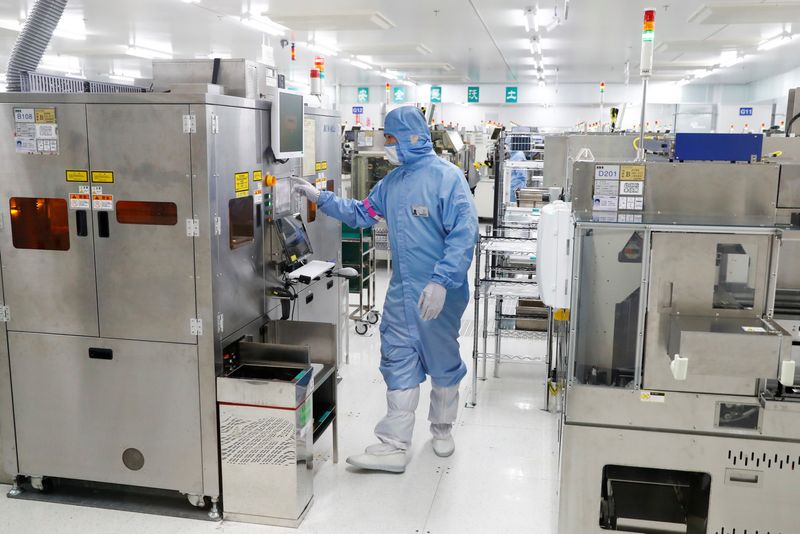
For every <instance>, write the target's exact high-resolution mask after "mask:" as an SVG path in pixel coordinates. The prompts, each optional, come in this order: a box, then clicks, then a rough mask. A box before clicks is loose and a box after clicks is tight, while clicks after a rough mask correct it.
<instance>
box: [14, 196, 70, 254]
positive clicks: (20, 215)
mask: <svg viewBox="0 0 800 534" xmlns="http://www.w3.org/2000/svg"><path fill="white" fill-rule="evenodd" d="M9 206H10V211H11V240H12V242H13V243H14V247H15V248H22V249H34V250H69V210H68V209H67V201H66V200H64V199H63V198H30V197H12V198H11V199H10V200H9Z"/></svg>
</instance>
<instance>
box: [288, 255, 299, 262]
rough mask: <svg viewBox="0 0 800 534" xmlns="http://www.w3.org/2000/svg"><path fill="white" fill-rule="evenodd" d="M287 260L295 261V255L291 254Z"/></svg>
mask: <svg viewBox="0 0 800 534" xmlns="http://www.w3.org/2000/svg"><path fill="white" fill-rule="evenodd" d="M289 259H290V260H292V261H297V256H296V255H295V254H292V255H291V257H290V258H289Z"/></svg>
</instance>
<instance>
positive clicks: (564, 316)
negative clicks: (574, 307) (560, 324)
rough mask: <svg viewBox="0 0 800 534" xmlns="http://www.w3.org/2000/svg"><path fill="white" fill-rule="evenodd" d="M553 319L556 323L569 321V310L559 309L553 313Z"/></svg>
mask: <svg viewBox="0 0 800 534" xmlns="http://www.w3.org/2000/svg"><path fill="white" fill-rule="evenodd" d="M553 319H555V320H556V321H569V309H567V308H559V309H557V310H555V312H553Z"/></svg>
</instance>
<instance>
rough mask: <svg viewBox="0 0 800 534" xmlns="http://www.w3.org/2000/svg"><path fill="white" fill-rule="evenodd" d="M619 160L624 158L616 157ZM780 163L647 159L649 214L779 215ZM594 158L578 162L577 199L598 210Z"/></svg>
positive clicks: (577, 206) (578, 206)
mask: <svg viewBox="0 0 800 534" xmlns="http://www.w3.org/2000/svg"><path fill="white" fill-rule="evenodd" d="M609 163H611V164H618V163H619V162H618V161H611V162H609ZM779 172H780V166H779V165H775V164H768V163H758V164H749V163H741V164H738V163H737V164H732V163H711V162H684V163H665V162H652V163H647V169H646V179H645V187H644V213H650V214H659V215H666V216H675V217H677V218H681V217H682V218H685V217H707V216H714V217H718V218H725V219H726V220H727V221H728V222H730V221H735V220H736V218H737V217H738V218H745V217H763V218H765V219H768V218H771V219H774V217H775V208H776V200H777V198H776V194H775V193H776V191H777V190H778V175H779ZM594 176H595V163H594V162H578V163H575V168H574V172H573V187H572V202H573V209H574V210H575V211H576V212H591V211H592V208H593V206H592V195H593V191H594Z"/></svg>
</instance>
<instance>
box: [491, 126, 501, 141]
mask: <svg viewBox="0 0 800 534" xmlns="http://www.w3.org/2000/svg"><path fill="white" fill-rule="evenodd" d="M499 137H500V128H495V129H494V130H492V137H491V140H492V141H497V139H498V138H499Z"/></svg>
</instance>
